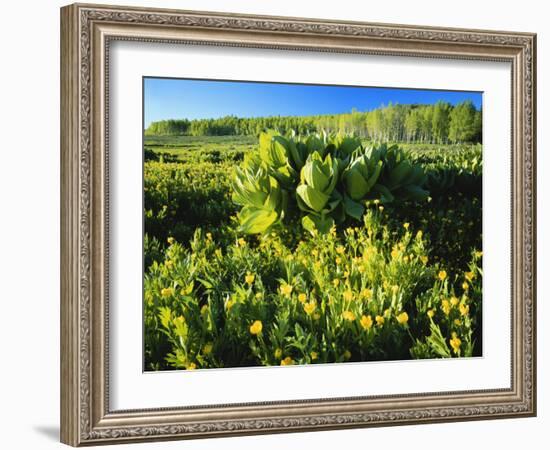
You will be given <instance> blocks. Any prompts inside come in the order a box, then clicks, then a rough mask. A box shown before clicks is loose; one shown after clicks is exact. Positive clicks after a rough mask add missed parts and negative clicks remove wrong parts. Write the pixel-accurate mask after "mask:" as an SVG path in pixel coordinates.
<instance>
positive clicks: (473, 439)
mask: <svg viewBox="0 0 550 450" xmlns="http://www.w3.org/2000/svg"><path fill="white" fill-rule="evenodd" d="M119 3H121V4H129V5H135V6H145V7H147V6H158V7H168V8H179V9H198V10H211V11H216V10H217V11H228V12H244V13H256V14H271V15H282V16H298V17H299V16H302V17H318V18H327V19H342V20H362V21H371V22H386V23H404V24H418V25H440V26H450V27H465V28H486V29H494V30H514V31H531V32H536V33H538V56H539V59H538V80H539V86H538V123H539V130H538V132H539V134H538V148H539V157H538V174H539V190H538V193H539V196H538V197H539V202H538V203H539V217H538V229H539V230H541V232H540V233H539V238H538V255H539V261H538V263H539V266H538V270H539V289H538V294H539V310H538V316H539V319H540V320H539V335H538V341H539V390H538V392H539V415H538V417H537V418H532V419H515V420H498V421H490V422H470V423H453V424H439V425H423V426H407V427H392V428H378V429H367V430H364V429H363V430H351V431H330V432H317V433H303V434H291V435H271V436H261V437H243V438H226V439H218V440H202V441H188V442H181V441H180V442H171V443H158V444H142V446H140V447H139V448H140V449H142V448H143V449H149V448H151V449H153V448H155V449H157V448H158V449H160V448H166V449H170V448H174V449H175V448H186V449H213V448H216V449H219V448H229V449H237V448H238V449H242V450H244V449H257V448H260V447H261V448H263V449H272V448H273V449H275V448H277V449H279V448H335V447H338V446H344V445H345V446H350V447H351V446H357V447H363V448H366V447H367V446H368V447H371V448H407V449H416V448H422V449H425V450H427V449H449V450H450V449H464V448H465V446H471V447H473V448H482V447H484V446H491V447H492V448H498V449H512V448H521V447H528V448H547V444H544V442H545V441H547V438H546V437H547V432H548V427H549V426H550V416H549V412H548V406H549V404H550V398H549V382H548V373H547V372H548V371H547V369H548V345H547V343H548V341H549V338H550V334H549V331H548V330H549V329H550V328H549V327H546V326H545V323H544V322H545V321H546V317H547V316H548V314H550V307H549V306H548V303H546V302H545V300H546V297H547V296H548V293H549V289H548V288H547V287H546V285H545V282H544V281H545V273H546V272H547V270H548V260H547V259H546V258H544V255H545V254H546V253H547V252H548V250H550V249H549V248H548V247H549V243H550V241H549V239H548V237H547V236H548V234H547V233H545V232H544V231H542V230H545V229H547V228H548V226H549V225H550V224H549V221H548V219H549V208H548V206H547V204H548V202H547V201H546V197H545V193H546V192H547V191H548V189H549V188H550V181H549V178H546V177H545V176H544V175H545V174H546V173H545V170H546V169H547V167H548V164H549V162H550V161H549V158H548V154H547V153H546V152H545V148H547V147H548V144H549V137H548V128H547V127H545V124H547V123H549V121H550V105H549V103H548V100H550V96H549V92H548V84H547V83H546V80H548V79H550V63H549V59H548V54H549V53H550V31H548V23H547V21H548V18H549V15H548V12H547V11H545V10H544V8H545V2H540V1H536V0H524V1H522V2H510V1H498V2H497V1H487V2H481V1H479V0H477V1H472V0H462V1H460V2H442V1H420V0H418V1H415V2H412V1H408V0H399V1H397V0H393V1H392V0H388V1H383V2H358V1H353V0H339V1H337V2H334V1H331V2H329V1H315V2H313V1H311V2H310V1H305V0H303V1H296V0H277V1H274V0H265V1H257V0H256V1H253V0H232V1H231V2H228V1H223V0H187V1H186V0H181V1H169V0H164V1H158V2H154V1H152V0H149V1H139V0H133V1H131V2H129V3H127V2H125V1H121V2H119ZM62 5H63V2H59V1H52V0H48V1H34V0H30V1H26V2H7V3H5V4H4V5H3V6H2V18H3V20H2V27H0V33H1V41H0V42H1V48H2V54H3V59H2V70H1V71H0V79H1V83H0V105H1V106H2V108H1V109H0V116H1V117H0V124H1V125H0V126H1V128H0V130H1V132H2V135H1V137H0V148H1V159H0V199H1V203H0V205H1V206H0V210H1V216H0V217H1V220H0V231H1V232H0V252H1V255H2V258H1V259H0V280H1V282H2V290H1V291H0V302H1V304H2V313H1V316H0V334H1V339H0V345H1V347H0V355H1V356H0V361H1V362H0V364H1V372H0V379H1V381H2V382H1V383H0V404H1V407H0V415H1V418H2V422H1V423H2V427H1V431H0V443H1V444H2V445H1V446H2V448H6V449H19V448H21V449H22V448H25V449H26V448H29V449H40V450H47V449H50V448H61V447H62V445H61V444H59V443H58V432H59V426H58V417H59V387H58V384H59V383H58V379H59V7H60V6H62ZM545 431H546V433H545ZM122 447H124V448H138V447H128V446H122ZM119 448H121V447H119Z"/></svg>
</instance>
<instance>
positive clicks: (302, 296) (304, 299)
mask: <svg viewBox="0 0 550 450" xmlns="http://www.w3.org/2000/svg"><path fill="white" fill-rule="evenodd" d="M306 300H307V295H306V294H304V293H303V292H302V293H301V294H299V295H298V301H299V302H300V303H305V301H306Z"/></svg>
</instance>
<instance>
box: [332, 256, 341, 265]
mask: <svg viewBox="0 0 550 450" xmlns="http://www.w3.org/2000/svg"><path fill="white" fill-rule="evenodd" d="M334 261H335V262H336V264H338V265H339V264H341V263H342V258H340V257H339V256H337V257H336V259H335V260H334Z"/></svg>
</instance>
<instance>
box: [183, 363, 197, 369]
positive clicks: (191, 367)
mask: <svg viewBox="0 0 550 450" xmlns="http://www.w3.org/2000/svg"><path fill="white" fill-rule="evenodd" d="M185 368H186V369H187V370H195V369H196V368H197V365H196V364H195V363H193V362H192V363H189V364H187V366H186V367H185Z"/></svg>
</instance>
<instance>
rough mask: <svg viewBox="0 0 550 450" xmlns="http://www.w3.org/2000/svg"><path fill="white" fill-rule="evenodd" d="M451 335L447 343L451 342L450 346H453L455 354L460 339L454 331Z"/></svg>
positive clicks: (458, 348) (457, 350)
mask: <svg viewBox="0 0 550 450" xmlns="http://www.w3.org/2000/svg"><path fill="white" fill-rule="evenodd" d="M451 336H452V337H451V339H449V343H450V344H451V347H452V348H453V351H454V352H455V354H458V352H459V350H460V344H462V341H461V340H460V338H459V337H458V336H457V335H456V333H455V332H453V333H452V335H451Z"/></svg>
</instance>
